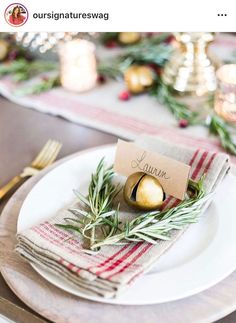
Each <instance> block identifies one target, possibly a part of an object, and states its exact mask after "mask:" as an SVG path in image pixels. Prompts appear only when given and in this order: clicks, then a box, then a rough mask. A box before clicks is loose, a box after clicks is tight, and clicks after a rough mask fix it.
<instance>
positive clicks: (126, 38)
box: [118, 32, 141, 45]
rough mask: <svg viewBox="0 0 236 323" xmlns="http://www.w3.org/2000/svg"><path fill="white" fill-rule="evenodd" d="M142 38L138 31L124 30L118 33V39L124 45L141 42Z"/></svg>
mask: <svg viewBox="0 0 236 323" xmlns="http://www.w3.org/2000/svg"><path fill="white" fill-rule="evenodd" d="M140 39H141V35H140V33H136V32H122V33H119V35H118V40H119V42H120V43H121V44H123V45H131V44H135V43H137V42H139V41H140Z"/></svg>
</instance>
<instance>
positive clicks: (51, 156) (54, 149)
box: [37, 141, 61, 169]
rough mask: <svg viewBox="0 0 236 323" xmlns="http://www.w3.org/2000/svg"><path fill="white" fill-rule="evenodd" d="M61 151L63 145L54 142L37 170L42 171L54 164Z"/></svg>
mask: <svg viewBox="0 0 236 323" xmlns="http://www.w3.org/2000/svg"><path fill="white" fill-rule="evenodd" d="M60 149H61V144H60V143H58V142H57V141H52V142H51V145H50V147H49V149H48V150H47V151H46V153H45V154H44V155H43V157H42V158H41V160H40V162H39V163H38V164H37V168H39V169H42V168H45V167H46V166H48V165H49V164H50V163H52V162H53V161H54V160H55V159H56V157H57V155H58V153H59V151H60Z"/></svg>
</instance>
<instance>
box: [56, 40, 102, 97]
mask: <svg viewBox="0 0 236 323" xmlns="http://www.w3.org/2000/svg"><path fill="white" fill-rule="evenodd" d="M59 57H60V63H61V84H62V86H63V87H64V88H65V89H67V90H70V91H74V92H84V91H87V90H90V89H92V88H93V87H94V86H95V85H96V82H97V66H96V58H95V46H94V45H93V44H92V43H91V42H89V41H87V40H82V39H75V40H71V41H68V42H65V43H62V44H61V45H60V46H59Z"/></svg>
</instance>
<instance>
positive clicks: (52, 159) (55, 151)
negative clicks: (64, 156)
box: [44, 143, 62, 167]
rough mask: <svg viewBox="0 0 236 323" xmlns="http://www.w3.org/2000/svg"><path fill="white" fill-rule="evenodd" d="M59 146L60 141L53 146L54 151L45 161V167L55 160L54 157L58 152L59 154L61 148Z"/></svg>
mask: <svg viewBox="0 0 236 323" xmlns="http://www.w3.org/2000/svg"><path fill="white" fill-rule="evenodd" d="M61 147H62V144H60V143H58V144H57V145H56V146H55V150H54V153H52V154H51V158H49V159H48V160H47V163H46V165H45V166H44V167H47V166H49V165H51V164H52V163H53V162H54V161H55V159H56V158H57V156H58V154H59V152H60V150H61Z"/></svg>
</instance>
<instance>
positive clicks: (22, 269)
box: [0, 153, 236, 323]
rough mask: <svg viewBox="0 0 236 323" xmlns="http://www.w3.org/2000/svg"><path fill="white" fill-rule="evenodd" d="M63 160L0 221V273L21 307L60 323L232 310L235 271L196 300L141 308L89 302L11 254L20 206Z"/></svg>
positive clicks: (209, 317)
mask: <svg viewBox="0 0 236 323" xmlns="http://www.w3.org/2000/svg"><path fill="white" fill-rule="evenodd" d="M78 154H80V153H78ZM74 156H75V155H72V156H69V157H67V158H66V159H69V158H72V157H74ZM66 159H63V160H61V161H59V162H57V163H56V164H54V165H53V166H51V167H50V168H48V169H47V170H45V171H43V172H41V173H40V174H39V175H37V176H35V177H34V178H32V179H30V180H29V181H28V182H26V183H25V184H24V185H23V186H22V187H21V188H20V189H19V190H18V191H17V192H16V193H15V194H14V195H13V197H12V198H11V199H10V200H9V202H8V204H7V205H6V207H5V209H4V210H3V212H2V215H1V218H0V249H1V253H0V271H1V273H2V275H3V277H4V279H5V280H6V282H7V284H8V285H9V287H10V288H11V289H12V291H13V292H14V293H15V294H16V295H17V296H18V297H19V298H20V299H21V300H22V301H23V302H24V303H26V304H27V305H28V306H29V307H31V308H32V309H33V310H34V311H36V312H37V313H39V314H40V315H42V316H44V317H45V318H47V319H49V320H51V321H56V322H58V323H60V322H78V320H79V321H80V322H81V323H82V322H86V323H97V322H98V320H99V321H100V322H101V323H110V322H113V323H116V322H117V323H120V322H121V321H122V323H126V322H127V323H131V322H136V321H137V318H138V319H139V321H140V322H143V323H152V322H153V323H154V322H155V323H156V322H165V323H172V322H173V323H176V322H178V323H181V322H183V323H185V322H189V323H190V322H213V321H216V320H218V319H220V318H222V317H224V316H226V315H227V314H229V313H231V312H233V311H234V310H235V309H236V272H234V273H233V274H231V275H230V276H229V277H228V278H226V279H225V280H223V281H222V282H220V283H219V284H217V285H216V286H214V287H212V288H210V289H208V290H206V291H204V292H202V293H199V294H197V295H195V296H192V297H188V298H185V299H182V300H179V301H173V302H169V303H164V304H157V305H145V306H144V305H143V306H121V305H109V304H102V303H96V302H92V301H89V300H86V299H82V298H79V297H76V296H73V295H70V294H68V293H66V292H64V291H62V290H60V289H59V288H57V287H55V286H53V285H51V284H50V283H48V282H47V281H46V280H44V279H43V278H42V277H41V276H39V275H38V274H37V273H36V272H35V271H34V270H33V268H32V267H31V266H30V265H29V264H28V263H26V262H25V261H23V260H22V259H21V258H20V257H19V256H18V255H17V254H16V253H15V252H14V247H15V244H16V238H15V234H16V224H17V218H18V214H19V211H20V208H21V205H22V203H23V202H24V199H25V198H26V196H27V194H28V193H29V192H30V190H31V189H32V188H33V186H34V185H35V184H36V183H37V182H38V181H39V180H40V179H41V178H42V177H43V176H44V175H45V174H46V173H47V172H48V171H50V170H51V169H52V168H54V167H56V166H57V165H59V164H60V163H62V162H64V161H65V160H66ZM29 216H30V215H29ZM203 270H204V269H203ZM193 279H194V277H193Z"/></svg>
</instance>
